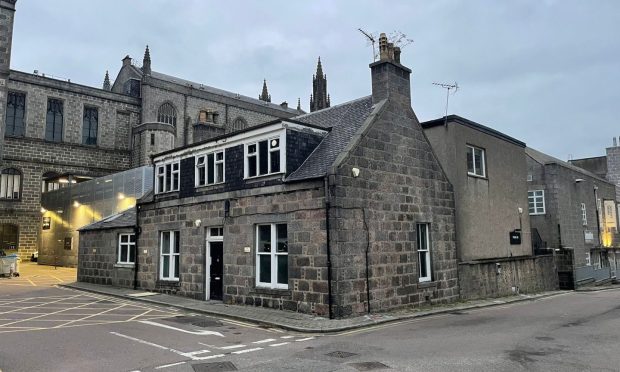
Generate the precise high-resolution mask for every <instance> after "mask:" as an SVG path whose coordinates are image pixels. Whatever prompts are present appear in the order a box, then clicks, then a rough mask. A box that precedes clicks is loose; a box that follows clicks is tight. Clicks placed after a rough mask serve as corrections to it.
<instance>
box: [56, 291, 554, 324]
mask: <svg viewBox="0 0 620 372" xmlns="http://www.w3.org/2000/svg"><path fill="white" fill-rule="evenodd" d="M61 286H64V287H67V288H72V289H76V290H82V291H86V292H91V293H97V294H102V295H106V296H113V297H117V298H123V299H127V300H136V301H141V302H144V303H149V304H154V305H161V306H166V307H172V308H176V309H181V310H185V311H191V312H194V313H200V314H206V315H211V316H217V317H221V318H226V319H233V320H240V321H245V322H251V323H255V324H260V325H264V326H268V327H276V328H280V329H285V330H289V331H294V332H303V333H338V332H343V331H347V330H352V329H358V328H364V327H371V326H375V325H378V324H385V323H390V322H397V321H402V320H407V319H413V318H420V317H427V316H430V315H437V314H445V313H451V312H458V311H466V310H470V309H477V308H484V307H490V306H501V305H506V304H511V303H516V302H522V301H533V300H538V299H541V298H545V297H550V296H556V295H559V294H562V293H565V291H551V292H543V293H537V294H519V295H515V296H510V297H501V298H493V299H488V300H479V301H467V302H457V303H453V304H447V305H441V306H434V307H428V308H424V309H420V308H416V309H404V310H399V311H392V312H386V313H375V314H369V315H364V316H358V317H352V318H346V319H327V318H324V317H318V316H312V315H308V314H301V313H294V312H289V311H282V310H275V309H269V308H262V307H252V306H241V305H227V304H224V303H221V302H214V301H200V300H194V299H190V298H185V297H180V296H174V295H167V294H161V293H155V292H146V291H143V290H133V289H126V288H117V287H111V286H106V285H98V284H91V283H82V282H75V283H65V284H61Z"/></svg>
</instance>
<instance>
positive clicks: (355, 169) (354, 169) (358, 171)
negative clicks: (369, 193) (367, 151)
mask: <svg viewBox="0 0 620 372" xmlns="http://www.w3.org/2000/svg"><path fill="white" fill-rule="evenodd" d="M351 174H352V175H353V178H357V177H359V175H360V169H359V168H353V169H351Z"/></svg>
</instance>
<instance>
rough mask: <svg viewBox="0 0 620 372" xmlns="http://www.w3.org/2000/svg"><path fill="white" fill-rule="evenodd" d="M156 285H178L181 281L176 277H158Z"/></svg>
mask: <svg viewBox="0 0 620 372" xmlns="http://www.w3.org/2000/svg"><path fill="white" fill-rule="evenodd" d="M156 284H157V286H158V287H180V286H181V282H180V281H179V280H178V279H159V280H157V282H156Z"/></svg>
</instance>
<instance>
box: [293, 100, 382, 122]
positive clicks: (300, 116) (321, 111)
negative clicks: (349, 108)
mask: <svg viewBox="0 0 620 372" xmlns="http://www.w3.org/2000/svg"><path fill="white" fill-rule="evenodd" d="M369 97H372V95H370V94H369V95H367V96H364V97H359V98H356V99H353V100H350V101H347V102H343V103H339V104H337V105H335V106H330V107H326V108H324V109H321V110H317V111H314V112H308V113H305V114H303V115H298V116H293V117H292V118H291V119H298V118H306V117H308V116H311V115H314V114H317V113H325V112H327V111H329V110H332V109H335V108H339V107H342V106H344V105H350V104H352V103H355V102H359V101H362V100H365V99H368V98H369Z"/></svg>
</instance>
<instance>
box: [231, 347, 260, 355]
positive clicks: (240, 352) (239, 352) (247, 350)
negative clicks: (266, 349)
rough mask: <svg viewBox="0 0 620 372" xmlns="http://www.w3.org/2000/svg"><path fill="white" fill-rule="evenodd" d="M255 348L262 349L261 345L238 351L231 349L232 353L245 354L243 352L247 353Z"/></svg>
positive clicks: (255, 349)
mask: <svg viewBox="0 0 620 372" xmlns="http://www.w3.org/2000/svg"><path fill="white" fill-rule="evenodd" d="M257 350H263V348H262V347H255V348H254V349H245V350H239V351H233V352H232V353H233V354H245V353H249V352H252V351H257Z"/></svg>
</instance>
